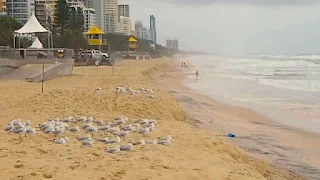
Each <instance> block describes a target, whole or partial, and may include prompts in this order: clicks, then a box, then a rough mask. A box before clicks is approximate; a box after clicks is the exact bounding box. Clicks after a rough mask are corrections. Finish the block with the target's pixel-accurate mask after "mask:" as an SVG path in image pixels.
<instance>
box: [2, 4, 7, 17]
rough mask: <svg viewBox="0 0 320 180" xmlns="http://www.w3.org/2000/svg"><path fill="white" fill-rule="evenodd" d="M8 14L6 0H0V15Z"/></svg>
mask: <svg viewBox="0 0 320 180" xmlns="http://www.w3.org/2000/svg"><path fill="white" fill-rule="evenodd" d="M5 15H7V11H6V0H0V16H5Z"/></svg>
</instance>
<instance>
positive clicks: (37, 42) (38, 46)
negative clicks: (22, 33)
mask: <svg viewBox="0 0 320 180" xmlns="http://www.w3.org/2000/svg"><path fill="white" fill-rule="evenodd" d="M29 48H35V49H42V48H43V45H42V43H41V42H40V40H39V38H38V37H36V39H35V40H34V41H33V43H32V45H31V46H30V47H29Z"/></svg>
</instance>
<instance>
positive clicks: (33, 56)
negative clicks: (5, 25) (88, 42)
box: [0, 47, 74, 82]
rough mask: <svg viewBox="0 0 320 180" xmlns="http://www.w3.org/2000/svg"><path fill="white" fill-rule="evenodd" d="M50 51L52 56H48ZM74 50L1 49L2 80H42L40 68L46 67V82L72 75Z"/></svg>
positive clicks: (0, 76)
mask: <svg viewBox="0 0 320 180" xmlns="http://www.w3.org/2000/svg"><path fill="white" fill-rule="evenodd" d="M48 51H50V52H51V54H46V52H48ZM73 52H74V51H73V50H72V49H65V48H55V49H18V50H17V49H16V50H13V49H12V48H10V47H0V79H12V80H14V79H15V80H26V81H28V82H39V81H41V80H42V77H41V73H40V72H41V71H40V68H41V67H42V66H43V65H45V67H46V68H45V69H44V73H43V74H44V80H49V79H53V78H55V77H58V76H64V75H70V74H72V70H73V66H74V59H72V56H73V54H74V53H73Z"/></svg>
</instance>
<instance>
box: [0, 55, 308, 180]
mask: <svg viewBox="0 0 320 180" xmlns="http://www.w3.org/2000/svg"><path fill="white" fill-rule="evenodd" d="M156 64H158V66H157V70H156V69H155V68H154V67H155V65H156ZM170 68H171V66H170V61H169V60H167V59H162V60H152V61H130V62H124V63H122V64H121V65H119V66H117V67H116V68H115V76H112V75H111V74H112V69H111V68H110V67H100V68H99V71H98V72H97V69H96V68H95V67H85V68H81V67H77V68H74V75H72V76H68V77H61V78H58V79H54V80H51V81H48V82H45V93H44V94H41V85H40V84H38V83H26V82H22V81H0V126H1V127H0V128H1V134H0V161H1V163H0V179H1V180H2V179H3V180H6V179H8V180H9V179H28V180H29V179H39V180H40V179H41V180H42V179H46V178H49V179H59V180H64V179H70V180H88V179H90V180H91V179H96V180H107V179H125V180H146V179H161V180H171V179H172V180H173V179H183V180H188V179H201V180H206V179H208V180H209V179H210V180H212V179H252V180H256V179H277V180H281V179H302V178H300V177H299V176H297V175H295V174H293V173H289V172H286V171H282V170H278V169H276V168H273V167H271V166H269V165H267V164H266V163H264V162H262V161H259V160H255V159H253V158H250V157H249V156H247V155H246V154H245V153H244V152H243V151H241V150H239V149H238V148H236V147H234V146H232V145H230V144H228V143H227V142H225V141H224V140H223V139H221V138H219V137H217V136H211V135H209V134H208V133H206V132H205V131H203V130H201V129H199V128H197V127H195V126H194V125H192V124H191V123H190V121H189V120H188V119H187V116H186V114H185V113H184V111H183V109H182V108H181V105H180V104H179V103H178V101H177V100H176V99H175V98H174V97H173V96H172V95H170V94H169V93H167V92H165V91H164V90H162V89H161V88H159V87H157V86H156V85H155V83H154V82H153V80H154V79H157V78H164V77H166V74H165V73H164V72H165V71H167V70H168V69H170ZM120 85H129V86H131V87H132V88H134V89H139V88H150V89H154V96H155V97H154V98H148V97H146V96H141V95H129V94H120V95H117V94H116V93H115V92H114V90H115V87H117V86H120ZM97 87H101V91H99V93H97V92H96V88H97ZM121 115H126V116H128V117H129V122H130V123H131V122H133V119H134V118H147V119H156V120H157V121H158V124H157V128H156V130H155V131H153V132H151V133H149V134H148V135H147V137H143V136H142V135H140V134H138V133H136V134H132V135H130V136H128V138H126V140H125V141H123V142H122V143H121V145H123V144H127V143H128V142H130V141H134V140H140V139H142V138H144V139H146V140H148V139H156V138H157V137H163V136H167V135H169V134H171V135H172V136H173V137H174V139H173V141H172V142H171V144H170V146H161V145H148V146H135V147H134V149H133V150H132V151H131V152H120V153H118V154H109V153H106V152H104V149H105V148H106V147H112V146H113V145H111V146H108V145H105V144H102V143H95V145H94V146H93V147H83V146H81V143H79V142H78V141H77V140H75V139H74V138H73V134H72V133H67V134H66V135H67V136H68V137H69V138H70V142H69V143H67V145H57V144H53V143H52V142H50V141H49V137H48V136H47V135H44V134H41V133H39V134H37V135H35V136H33V137H32V138H24V139H23V140H20V139H19V137H18V136H17V135H15V134H8V133H5V132H4V131H3V129H4V128H5V127H6V124H7V123H8V121H10V120H12V119H15V118H21V119H23V120H29V119H30V120H32V122H33V124H37V123H41V122H43V121H46V120H47V119H48V118H55V117H59V118H63V117H68V116H93V117H94V118H96V119H104V120H107V121H108V120H109V121H111V119H112V118H114V117H117V116H121ZM101 137H104V136H103V135H101Z"/></svg>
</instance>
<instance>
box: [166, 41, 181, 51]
mask: <svg viewBox="0 0 320 180" xmlns="http://www.w3.org/2000/svg"><path fill="white" fill-rule="evenodd" d="M167 48H169V49H172V50H179V41H178V40H177V39H174V40H167Z"/></svg>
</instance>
